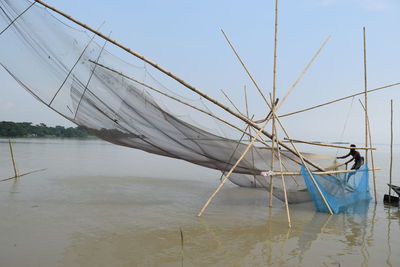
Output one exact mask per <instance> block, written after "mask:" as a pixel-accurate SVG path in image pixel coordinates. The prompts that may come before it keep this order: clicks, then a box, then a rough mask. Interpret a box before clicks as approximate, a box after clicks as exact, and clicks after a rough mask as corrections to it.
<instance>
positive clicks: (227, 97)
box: [221, 89, 249, 117]
mask: <svg viewBox="0 0 400 267" xmlns="http://www.w3.org/2000/svg"><path fill="white" fill-rule="evenodd" d="M221 92H222V94H223V95H224V96H225V98H226V99H228V101H229V103H231V105H232V106H233V107H234V108H235V109H236V111H237V112H238V113H239V114H241V115H243V116H244V114H243V113H242V112H241V111H240V110H239V108H238V107H237V106H236V105H235V103H233V101H232V100H231V99H230V98H229V96H228V95H227V94H226V93H225V92H224V90H222V89H221ZM247 117H249V116H248V115H247Z"/></svg>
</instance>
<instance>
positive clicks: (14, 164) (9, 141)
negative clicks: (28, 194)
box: [8, 139, 19, 178]
mask: <svg viewBox="0 0 400 267" xmlns="http://www.w3.org/2000/svg"><path fill="white" fill-rule="evenodd" d="M8 144H9V146H10V154H11V161H12V164H13V168H14V175H15V176H14V177H15V178H18V177H19V175H18V171H17V164H16V163H15V158H14V151H13V147H12V144H11V139H8Z"/></svg>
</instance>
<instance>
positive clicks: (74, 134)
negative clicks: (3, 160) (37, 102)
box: [0, 121, 97, 139]
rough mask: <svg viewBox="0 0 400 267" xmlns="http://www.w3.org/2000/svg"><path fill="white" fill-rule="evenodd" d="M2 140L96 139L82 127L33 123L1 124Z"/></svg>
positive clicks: (0, 134) (0, 133) (8, 122)
mask: <svg viewBox="0 0 400 267" xmlns="http://www.w3.org/2000/svg"><path fill="white" fill-rule="evenodd" d="M0 138H79V139H95V138H97V137H95V136H94V135H91V134H89V133H88V132H87V131H86V130H85V129H83V128H81V127H68V128H65V127H64V126H55V127H49V126H47V125H46V124H44V123H40V124H36V125H34V124H33V123H32V122H12V121H1V122H0Z"/></svg>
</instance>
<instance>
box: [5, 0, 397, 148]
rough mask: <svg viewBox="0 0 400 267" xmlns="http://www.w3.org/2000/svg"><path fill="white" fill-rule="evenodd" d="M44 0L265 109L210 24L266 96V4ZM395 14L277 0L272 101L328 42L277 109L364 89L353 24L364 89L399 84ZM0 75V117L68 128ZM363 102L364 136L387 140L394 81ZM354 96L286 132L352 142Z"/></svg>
mask: <svg viewBox="0 0 400 267" xmlns="http://www.w3.org/2000/svg"><path fill="white" fill-rule="evenodd" d="M47 3H48V4H50V5H52V6H54V7H56V8H58V9H60V10H62V11H64V12H65V13H67V14H69V15H71V16H73V17H75V18H77V19H78V20H81V21H82V22H84V23H85V24H87V25H89V26H92V27H93V28H97V27H99V25H101V24H102V23H103V22H104V25H103V26H102V27H101V31H102V32H104V33H110V32H111V37H112V39H115V40H118V41H119V42H120V43H122V44H124V45H126V46H128V47H130V48H131V49H133V50H135V51H137V52H139V53H140V54H142V55H144V56H146V57H147V58H149V59H151V60H152V61H155V62H156V63H158V64H159V65H161V66H163V67H165V68H166V69H168V70H170V71H172V72H173V73H175V74H177V75H178V76H179V77H182V78H183V79H184V80H186V81H188V82H189V83H191V84H193V85H195V86H196V87H198V88H200V89H202V90H203V91H206V92H208V93H209V94H210V95H212V96H213V97H214V98H216V99H218V100H220V101H221V102H224V103H226V104H227V105H229V104H228V103H227V101H226V99H225V98H224V97H223V95H222V94H221V93H220V89H224V91H226V92H227V93H228V94H229V95H230V96H231V98H232V100H233V101H234V102H235V103H237V104H238V105H239V106H242V107H243V87H244V86H245V85H246V86H247V87H248V91H249V103H250V111H251V113H252V114H256V115H255V117H256V118H257V117H262V116H265V114H266V113H267V112H268V110H267V108H266V106H265V104H264V103H263V102H262V101H261V100H260V97H259V95H258V93H257V91H256V89H255V88H254V86H252V83H251V81H250V79H249V78H248V76H247V75H246V73H245V72H244V71H243V68H242V67H241V65H240V64H239V62H238V61H237V59H236V58H235V56H234V54H233V53H232V51H231V49H230V48H229V46H228V45H227V43H226V41H225V40H224V38H223V35H222V34H221V31H220V30H221V29H223V30H224V31H225V32H226V33H227V35H228V36H229V38H230V40H231V41H232V43H233V45H234V46H235V47H236V49H237V51H238V53H239V54H240V56H241V57H242V59H243V60H244V62H245V64H246V66H247V67H248V68H249V70H250V71H251V73H252V75H253V76H254V77H255V79H256V80H257V82H258V83H259V84H260V85H261V87H262V89H263V91H264V92H265V94H268V93H269V92H271V88H272V76H273V75H272V73H273V42H274V4H275V1H274V0H268V1H266V0H263V1H261V0H260V1H258V0H254V1H237V0H219V1H209V0H203V1H183V0H170V1H161V0H158V1H153V0H147V1H132V0H131V1H128V0H116V1H105V0H85V1H78V0H68V1H67V0H47ZM399 14H400V2H399V1H396V0H281V1H279V27H278V28H279V35H278V53H277V95H278V97H279V98H282V97H283V95H285V93H286V92H287V90H288V89H289V87H290V86H291V84H292V83H293V82H294V81H295V80H296V78H297V77H298V76H299V75H300V73H301V72H302V71H303V69H304V67H305V66H306V64H307V63H308V61H309V60H310V59H311V57H312V56H313V55H314V54H315V52H316V51H317V50H318V48H319V47H320V45H321V44H322V42H323V41H324V40H325V39H326V38H327V37H328V36H331V39H330V41H329V42H328V44H327V45H326V47H325V48H324V49H323V51H322V52H321V54H320V55H319V57H318V58H317V59H316V61H315V63H314V64H313V65H312V66H311V67H310V69H309V70H308V71H307V73H306V74H305V76H304V78H303V79H302V80H301V82H300V83H299V85H298V86H297V87H296V88H295V90H294V92H293V93H292V94H290V95H289V97H288V99H287V101H286V102H285V103H284V105H282V108H281V109H280V110H279V111H278V113H279V114H284V113H286V112H291V111H295V110H298V109H302V108H306V107H309V106H313V105H317V104H320V103H322V102H325V101H329V100H332V99H335V98H339V97H343V96H347V95H351V94H354V93H358V92H361V91H363V90H364V71H363V36H362V29H363V27H366V33H367V69H368V72H367V73H368V88H369V89H373V88H375V87H379V86H384V85H387V84H391V83H396V82H400V75H399V74H400V73H399V70H400V51H399V47H400V46H399V44H400V30H399V29H400V28H399V26H400V16H399ZM0 42H1V38H0ZM2 52H3V51H2ZM126 60H128V61H129V58H128V57H127V59H126ZM0 80H1V85H0V93H1V94H0V95H1V97H0V121H3V120H5V121H19V122H22V121H31V122H33V123H41V122H43V123H45V124H47V125H51V126H53V125H64V126H71V124H70V122H68V121H67V120H66V119H64V118H62V117H61V116H59V115H57V114H56V113H54V112H53V111H51V110H49V109H48V108H47V107H45V106H44V105H43V104H41V103H39V102H38V101H36V100H35V99H34V98H33V97H32V96H31V95H30V94H29V93H27V92H26V91H24V90H23V89H22V88H20V87H19V85H18V84H17V83H16V82H15V81H14V80H12V78H10V77H9V76H8V74H7V73H6V72H5V71H4V70H0ZM368 98H369V102H368V107H369V117H370V121H371V127H372V136H373V141H374V142H376V143H388V142H389V141H390V140H389V138H390V100H391V99H393V100H394V118H395V120H394V121H395V125H394V127H395V133H396V130H397V129H398V131H397V132H399V131H400V120H399V119H397V118H400V103H398V102H399V101H398V100H400V87H399V86H398V87H393V88H390V89H385V90H384V91H380V92H376V93H371V94H370V95H369V97H368ZM359 99H361V100H363V97H356V98H354V99H352V100H351V99H350V100H348V101H345V102H343V103H340V104H334V105H331V106H328V107H324V108H321V109H318V110H314V111H309V112H306V113H302V114H299V115H294V116H292V117H287V118H285V119H284V120H283V121H284V123H285V125H286V127H287V128H288V130H289V132H290V133H292V136H291V137H292V138H296V139H304V140H329V141H349V142H356V143H360V142H362V140H364V117H363V116H364V115H363V111H362V107H361V105H360V103H359ZM345 126H346V127H345ZM344 128H345V130H343V129H344ZM396 136H398V134H397V135H395V142H396ZM399 140H400V138H399Z"/></svg>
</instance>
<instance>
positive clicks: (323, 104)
mask: <svg viewBox="0 0 400 267" xmlns="http://www.w3.org/2000/svg"><path fill="white" fill-rule="evenodd" d="M398 85H400V83H392V84H388V85H385V86H381V87H377V88H374V89H371V90H368V91H367V93H372V92H375V91H379V90H383V89H386V88H390V87H394V86H398ZM363 94H365V91H363V92H360V93H356V94H353V95H349V96H345V97H341V98H337V99H335V100H331V101H328V102H325V103H322V104H319V105H316V106H312V107H308V108H305V109H301V110H297V111H293V112H290V113H286V114H283V115H279V118H283V117H287V116H291V115H294V114H299V113H302V112H305V111H309V110H312V109H316V108H320V107H323V106H326V105H330V104H333V103H336V102H339V101H343V100H346V99H349V98H352V97H355V96H359V95H363Z"/></svg>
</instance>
